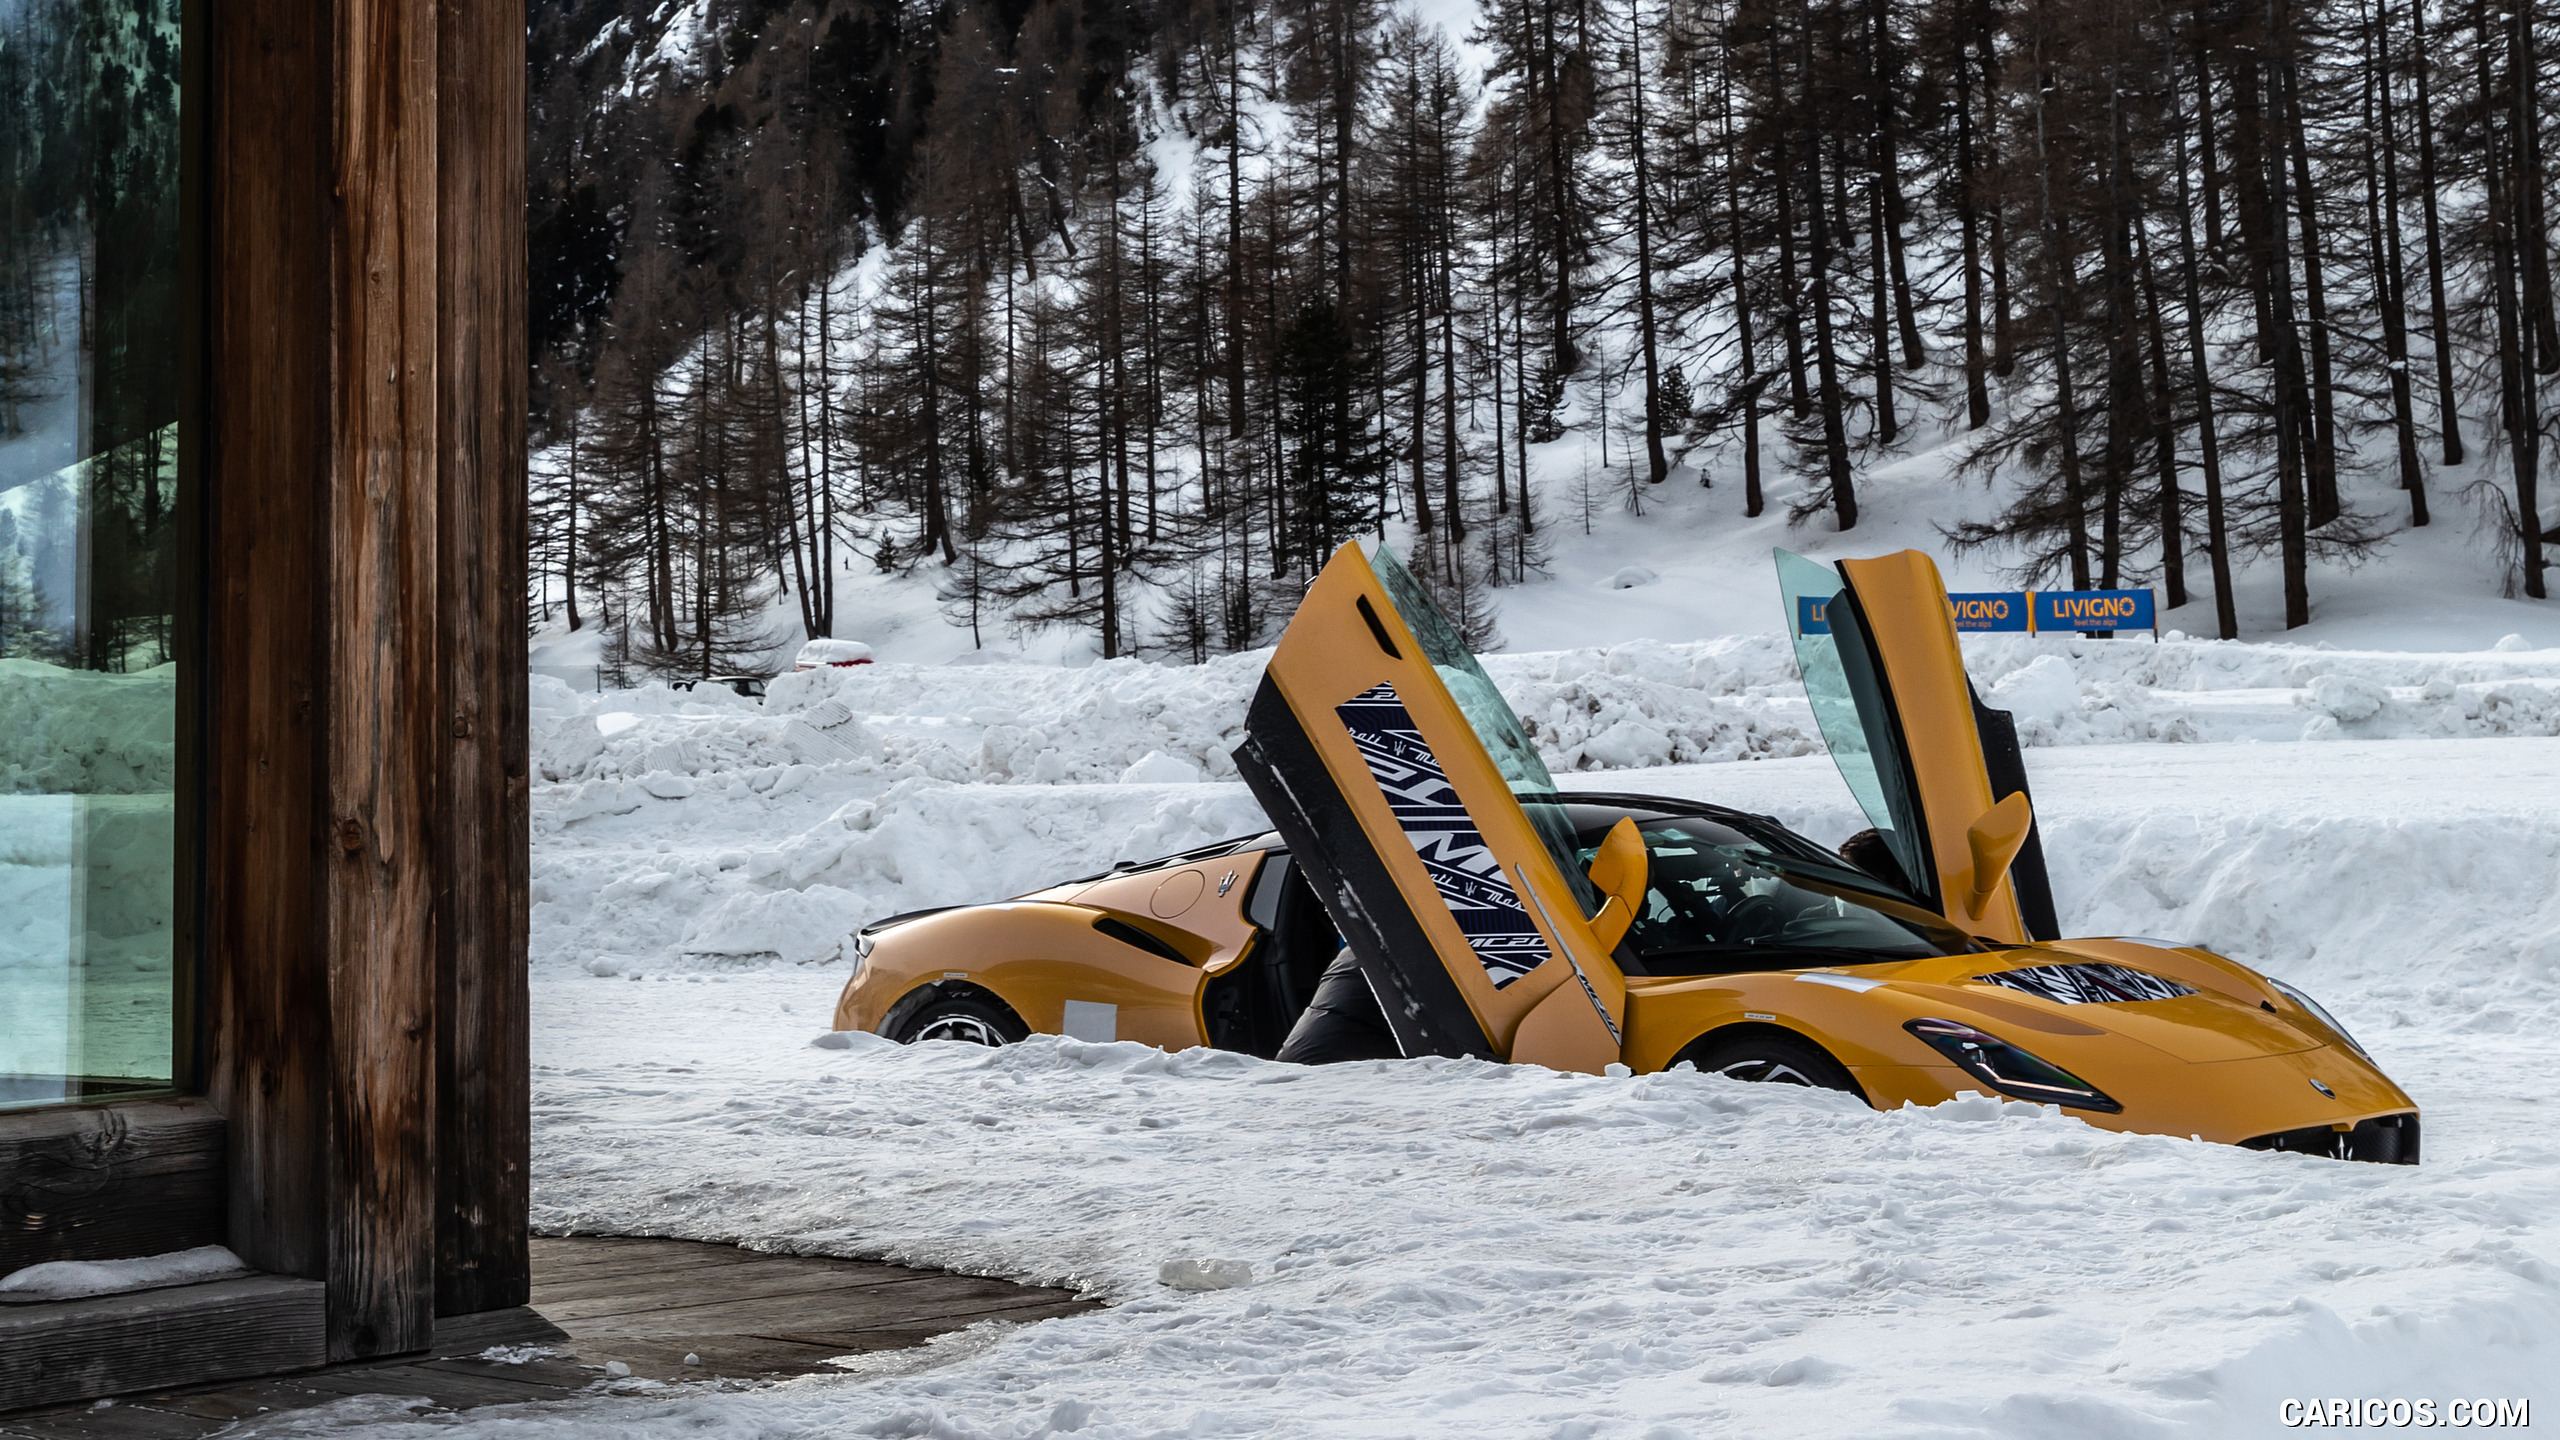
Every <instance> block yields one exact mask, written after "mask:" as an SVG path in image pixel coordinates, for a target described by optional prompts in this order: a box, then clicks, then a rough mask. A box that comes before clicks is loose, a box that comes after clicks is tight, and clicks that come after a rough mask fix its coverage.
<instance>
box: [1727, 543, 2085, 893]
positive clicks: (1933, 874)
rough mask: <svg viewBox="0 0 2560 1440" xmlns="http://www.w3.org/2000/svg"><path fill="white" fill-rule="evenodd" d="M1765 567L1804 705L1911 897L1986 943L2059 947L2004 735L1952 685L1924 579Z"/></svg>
mask: <svg viewBox="0 0 2560 1440" xmlns="http://www.w3.org/2000/svg"><path fill="white" fill-rule="evenodd" d="M1776 554H1777V562H1778V588H1779V590H1780V591H1781V593H1782V594H1783V595H1784V596H1785V598H1786V606H1787V630H1788V633H1789V634H1790V635H1791V636H1792V637H1793V638H1794V640H1795V649H1796V667H1797V669H1798V670H1799V671H1801V672H1802V674H1803V676H1804V690H1805V698H1806V700H1808V701H1809V702H1811V703H1812V706H1813V714H1814V720H1815V722H1816V723H1817V724H1819V725H1820V726H1821V727H1822V738H1823V742H1824V743H1825V744H1827V745H1828V746H1830V748H1831V758H1832V760H1833V761H1834V762H1835V763H1836V764H1838V766H1839V767H1840V778H1841V779H1842V780H1844V781H1846V782H1848V786H1849V790H1850V793H1852V794H1854V795H1856V796H1857V798H1858V805H1859V808H1861V809H1863V810H1864V811H1866V814H1867V819H1868V821H1869V822H1870V823H1871V824H1873V825H1874V826H1875V827H1876V830H1877V832H1878V835H1879V838H1881V839H1882V840H1883V841H1884V843H1885V847H1886V848H1887V849H1888V850H1890V851H1891V852H1892V854H1893V857H1894V859H1895V860H1896V861H1897V862H1898V863H1899V864H1900V865H1901V867H1902V872H1903V875H1904V877H1905V878H1906V880H1907V881H1908V883H1909V886H1910V888H1911V890H1912V891H1913V892H1914V893H1915V894H1916V895H1917V896H1918V897H1919V898H1920V899H1921V900H1923V901H1925V902H1926V903H1927V904H1928V905H1929V907H1930V908H1931V909H1934V910H1937V911H1938V912H1939V913H1941V914H1943V915H1945V916H1946V917H1947V919H1948V921H1949V922H1950V923H1952V924H1954V925H1955V926H1957V927H1958V928H1959V929H1962V930H1964V931H1966V932H1967V933H1970V934H1974V935H1979V936H1981V937H1983V938H1984V939H1987V940H1992V941H1997V942H2001V943H2006V944H2018V943H2021V942H2024V941H2027V940H2052V939H2056V938H2059V936H2060V933H2061V931H2060V927H2059V925H2058V924H2057V922H2056V920H2055V917H2054V910H2053V890H2052V887H2051V885H2050V884H2049V883H2048V882H2047V880H2046V877H2045V868H2044V849H2043V845H2042V842H2041V840H2040V838H2039V837H2038V835H2037V833H2036V828H2035V812H2034V810H2033V808H2032V803H2031V801H2030V800H2029V798H2028V796H2027V772H2026V765H2025V762H2024V761H2023V759H2022V758H2021V757H2020V755H2019V753H2018V731H2017V727H2016V725H2015V724H2014V723H2013V722H2012V721H2011V720H2010V718H2009V713H2008V712H2007V711H2005V710H1994V709H1991V708H1990V707H1988V706H1986V705H1984V704H1983V703H1982V699H1981V697H1980V696H1979V695H1976V694H1975V693H1974V689H1973V682H1972V681H1971V680H1970V679H1969V678H1968V677H1967V676H1966V675H1965V671H1964V653H1963V651H1962V649H1961V648H1959V647H1958V645H1957V643H1956V628H1955V620H1954V617H1953V614H1952V612H1951V611H1950V609H1949V607H1948V602H1947V590H1946V586H1945V584H1944V583H1942V582H1941V581H1940V580H1939V578H1938V567H1937V566H1936V565H1935V564H1933V563H1932V562H1931V561H1930V559H1929V557H1928V556H1926V555H1923V554H1921V553H1920V552H1919V551H1917V550H1905V551H1902V552H1900V553H1899V554H1894V555H1885V556H1879V557H1877V558H1876V559H1872V560H1843V561H1841V562H1840V563H1839V565H1838V566H1837V567H1836V568H1835V567H1833V566H1829V565H1823V564H1819V563H1816V562H1814V561H1811V560H1807V559H1805V558H1804V557H1803V556H1801V555H1791V554H1789V553H1787V552H1786V551H1784V550H1780V551H1778V552H1776Z"/></svg>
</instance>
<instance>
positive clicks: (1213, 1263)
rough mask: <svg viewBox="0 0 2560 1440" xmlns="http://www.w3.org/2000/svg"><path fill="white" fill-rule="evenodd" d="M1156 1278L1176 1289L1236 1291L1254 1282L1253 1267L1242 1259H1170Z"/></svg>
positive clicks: (1161, 1267)
mask: <svg viewBox="0 0 2560 1440" xmlns="http://www.w3.org/2000/svg"><path fill="white" fill-rule="evenodd" d="M1156 1279H1157V1280H1159V1281H1161V1282H1163V1283H1164V1284H1165V1285H1167V1286H1170V1287H1171V1288H1173V1289H1176V1290H1233V1289H1235V1288H1236V1287H1237V1286H1239V1285H1250V1284H1252V1283H1253V1267H1252V1266H1251V1265H1248V1264H1246V1263H1245V1262H1243V1261H1242V1260H1209V1259H1200V1260H1167V1261H1166V1262H1164V1264H1163V1265H1161V1266H1159V1267H1157V1269H1156Z"/></svg>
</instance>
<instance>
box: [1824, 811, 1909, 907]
mask: <svg viewBox="0 0 2560 1440" xmlns="http://www.w3.org/2000/svg"><path fill="white" fill-rule="evenodd" d="M1840 858H1841V859H1843V860H1846V861H1848V862H1849V863H1850V864H1852V865H1855V866H1857V867H1858V868H1859V869H1861V870H1864V871H1865V872H1867V873H1868V874H1870V875H1873V876H1874V877H1876V878H1877V879H1879V880H1881V881H1883V882H1884V883H1886V884H1887V885H1890V886H1892V887H1893V888H1894V889H1896V890H1899V891H1902V892H1903V893H1905V894H1909V893H1910V891H1911V880H1910V878H1909V877H1908V876H1905V875H1904V874H1903V873H1902V862H1901V861H1899V860H1896V859H1894V858H1893V847H1891V846H1889V845H1887V844H1885V843H1884V832H1883V831H1881V830H1878V829H1876V828H1875V827H1874V826H1869V827H1867V828H1866V829H1864V830H1861V831H1859V832H1858V833H1857V834H1855V835H1852V836H1850V837H1849V838H1848V839H1846V840H1843V841H1841V842H1840Z"/></svg>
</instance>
